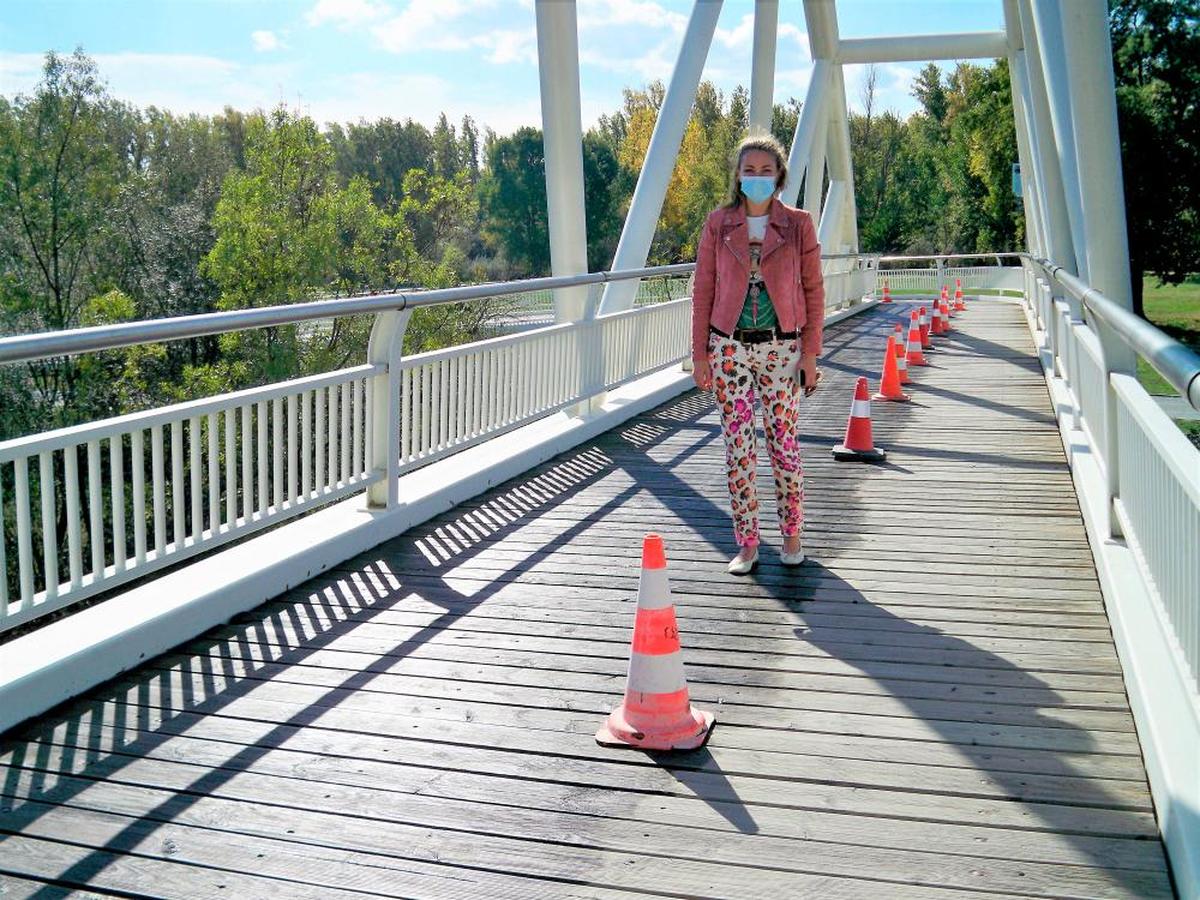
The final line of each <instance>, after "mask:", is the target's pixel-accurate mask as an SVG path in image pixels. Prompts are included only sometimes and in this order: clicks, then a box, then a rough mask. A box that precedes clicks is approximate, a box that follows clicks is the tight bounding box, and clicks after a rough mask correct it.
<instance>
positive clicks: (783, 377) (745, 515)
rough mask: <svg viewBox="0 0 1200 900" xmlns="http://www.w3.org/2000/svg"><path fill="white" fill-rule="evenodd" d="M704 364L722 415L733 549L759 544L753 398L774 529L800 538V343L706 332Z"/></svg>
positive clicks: (756, 455)
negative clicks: (767, 460)
mask: <svg viewBox="0 0 1200 900" xmlns="http://www.w3.org/2000/svg"><path fill="white" fill-rule="evenodd" d="M708 361H709V363H710V365H711V366H712V373H713V391H714V393H715V394H716V399H717V407H718V408H719V409H720V411H721V425H722V429H721V430H722V433H723V434H724V436H725V464H726V467H727V469H728V473H729V500H730V505H731V507H732V508H733V534H734V537H735V539H736V540H737V543H738V546H741V547H753V546H755V545H757V544H758V495H757V493H756V490H755V468H756V465H757V462H758V448H757V438H756V436H755V429H754V419H755V416H754V401H755V398H756V397H757V398H758V401H759V404H760V405H761V406H762V413H763V430H764V431H765V432H766V435H767V451H768V453H769V454H770V457H771V470H772V472H773V473H774V475H775V496H776V499H777V500H778V504H779V506H778V509H779V529H780V531H781V532H782V533H783V535H784V536H785V537H791V536H793V535H797V534H799V533H800V527H801V524H802V523H803V521H804V469H803V467H802V465H801V462H800V444H799V442H798V440H797V438H796V422H797V418H798V413H799V406H800V393H799V392H798V390H797V387H796V367H797V365H798V364H799V362H800V347H799V342H798V341H796V340H773V341H764V342H763V343H761V344H743V343H742V342H741V341H735V340H734V339H733V338H727V337H723V336H721V335H719V334H710V335H709V338H708Z"/></svg>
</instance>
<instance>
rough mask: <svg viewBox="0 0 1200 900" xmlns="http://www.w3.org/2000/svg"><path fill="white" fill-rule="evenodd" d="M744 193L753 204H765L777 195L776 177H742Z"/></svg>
mask: <svg viewBox="0 0 1200 900" xmlns="http://www.w3.org/2000/svg"><path fill="white" fill-rule="evenodd" d="M741 185H742V193H743V194H745V195H746V199H747V200H749V201H750V202H751V203H764V202H766V201H767V200H770V199H771V195H772V194H774V193H775V176H774V175H743V176H741Z"/></svg>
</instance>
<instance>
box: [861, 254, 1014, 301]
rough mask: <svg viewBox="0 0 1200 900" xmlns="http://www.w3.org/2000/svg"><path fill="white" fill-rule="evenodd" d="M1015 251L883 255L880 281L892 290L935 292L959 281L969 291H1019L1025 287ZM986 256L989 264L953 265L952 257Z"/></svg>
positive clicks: (971, 257)
mask: <svg viewBox="0 0 1200 900" xmlns="http://www.w3.org/2000/svg"><path fill="white" fill-rule="evenodd" d="M1017 258H1018V255H1017V254H1013V253H986V254H959V255H950V256H884V257H882V258H880V260H879V276H878V278H879V282H880V286H881V287H882V283H883V281H884V280H886V281H887V284H888V287H889V289H891V290H893V291H919V292H921V293H927V294H936V293H938V292H939V291H940V290H941V289H942V285H946V286H948V287H949V288H951V289H953V288H954V287H955V282H956V280H957V281H960V282H961V283H962V287H963V289H964V290H968V291H978V290H987V291H1003V290H1010V291H1014V292H1015V291H1020V290H1021V288H1022V287H1023V276H1022V270H1021V268H1020V267H1019V266H1017V265H1015V264H1013V265H1007V266H1006V265H1004V260H1005V259H1008V260H1010V261H1011V262H1013V263H1015V262H1016V260H1017ZM955 259H957V260H969V259H986V260H989V261H990V264H988V265H950V264H949V260H955Z"/></svg>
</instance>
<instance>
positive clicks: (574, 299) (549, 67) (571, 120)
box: [534, 0, 595, 322]
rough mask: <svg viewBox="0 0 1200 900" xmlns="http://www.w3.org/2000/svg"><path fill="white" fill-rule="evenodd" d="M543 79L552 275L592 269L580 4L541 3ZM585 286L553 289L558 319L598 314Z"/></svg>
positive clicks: (538, 6)
mask: <svg viewBox="0 0 1200 900" xmlns="http://www.w3.org/2000/svg"><path fill="white" fill-rule="evenodd" d="M534 11H535V13H536V18H537V42H538V77H539V79H540V83H541V101H542V141H543V144H544V146H545V154H546V215H547V223H548V225H549V230H550V269H551V272H552V274H554V275H556V276H558V275H579V274H582V273H584V272H586V271H587V270H588V262H587V220H586V218H585V216H584V196H583V125H582V115H581V113H580V109H579V105H580V104H579V31H578V28H577V25H576V19H575V4H574V3H562V2H560V0H537V3H536V4H535V7H534ZM587 299H588V292H587V288H586V287H585V286H580V287H570V288H555V289H554V321H555V322H576V321H578V320H579V319H582V318H584V317H585V316H590V315H593V314H594V312H595V311H594V310H591V309H588V308H587Z"/></svg>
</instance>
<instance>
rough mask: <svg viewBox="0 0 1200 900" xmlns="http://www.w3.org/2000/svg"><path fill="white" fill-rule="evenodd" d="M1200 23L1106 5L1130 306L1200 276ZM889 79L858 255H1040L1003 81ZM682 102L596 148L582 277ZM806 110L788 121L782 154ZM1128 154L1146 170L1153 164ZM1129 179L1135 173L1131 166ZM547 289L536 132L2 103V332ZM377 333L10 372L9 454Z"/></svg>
mask: <svg viewBox="0 0 1200 900" xmlns="http://www.w3.org/2000/svg"><path fill="white" fill-rule="evenodd" d="M1198 6H1200V0H1176V2H1172V0H1119V2H1114V3H1113V4H1112V12H1111V15H1110V20H1111V23H1112V27H1113V38H1114V61H1115V66H1116V71H1117V82H1118V101H1119V108H1120V113H1121V121H1122V132H1123V140H1124V141H1125V144H1126V152H1125V162H1126V176H1125V177H1126V186H1127V192H1126V193H1127V198H1128V200H1129V210H1130V235H1131V248H1132V255H1133V261H1134V268H1135V284H1140V275H1141V272H1142V271H1143V270H1146V271H1151V272H1156V273H1159V274H1160V275H1162V276H1163V277H1165V278H1167V279H1169V280H1178V279H1179V278H1182V277H1183V275H1185V274H1186V273H1187V272H1188V271H1193V270H1195V269H1196V268H1198V267H1200V265H1198V259H1200V227H1197V208H1198V206H1200V185H1197V181H1198V179H1200V175H1198V174H1197V173H1198V172H1200V159H1198V158H1197V145H1198V144H1200V141H1198V140H1197V136H1198V133H1200V128H1198V123H1200V96H1198V95H1200V38H1198V36H1197V35H1198V30H1197V29H1198V26H1197V8H1198ZM874 82H875V77H874V73H873V72H868V74H867V77H866V78H865V79H864V81H863V83H862V84H860V85H853V84H851V85H850V86H849V88H850V90H852V91H859V92H860V96H859V98H858V99H859V102H858V104H857V106H858V107H859V108H861V109H862V110H863V112H862V113H861V114H854V115H851V117H850V136H851V145H852V154H853V159H854V168H855V191H856V198H857V207H858V226H859V233H860V237H861V246H862V249H863V250H864V251H886V252H902V253H928V252H970V251H984V250H1009V249H1015V248H1019V247H1021V246H1023V244H1024V222H1023V218H1022V214H1021V206H1020V202H1019V201H1018V200H1017V198H1015V197H1014V196H1013V193H1012V182H1011V165H1012V163H1013V162H1014V161H1016V158H1017V153H1016V144H1015V136H1014V131H1013V117H1012V101H1011V93H1010V87H1009V78H1008V68H1007V65H1006V64H1005V62H1004V61H1003V60H999V61H997V62H996V63H995V64H993V65H990V66H978V65H973V64H959V65H958V66H956V67H955V68H954V70H953V71H951V72H950V73H949V74H948V75H943V74H942V72H941V71H940V70H939V69H938V68H937V67H936V66H933V65H929V66H927V67H926V68H925V69H923V70H922V71H921V72H920V74H919V76H918V77H917V78H916V79H915V81H914V83H913V87H912V91H913V95H914V97H915V98H916V99H917V101H918V102H919V104H920V106H919V109H918V111H917V112H915V113H914V114H912V115H910V116H909V117H907V118H906V119H901V118H900V117H898V116H897V115H896V114H894V113H892V112H889V111H885V110H880V109H879V108H878V102H877V99H876V91H875V87H874ZM663 95H664V88H663V86H662V84H661V83H657V82H655V83H652V84H650V85H648V86H647V87H645V88H644V89H640V90H634V89H628V90H626V91H625V92H624V101H623V103H622V106H621V108H620V109H619V110H616V111H614V112H613V113H612V114H610V115H605V116H601V117H600V119H599V121H598V123H597V125H596V126H595V127H594V128H591V129H589V130H588V132H587V133H586V134H585V135H584V138H583V157H584V159H583V163H584V181H585V184H584V189H585V197H586V216H587V230H588V265H589V268H590V269H592V270H598V269H603V268H606V267H608V266H609V265H610V264H611V261H612V257H613V253H614V251H615V248H616V244H617V240H618V238H619V235H620V229H621V225H622V222H623V220H624V215H625V212H626V210H627V208H628V205H629V201H630V198H631V196H632V193H633V188H634V185H635V183H636V180H637V173H638V171H639V170H640V167H641V164H642V160H643V158H644V156H645V153H646V149H647V147H648V145H649V141H650V136H651V133H652V132H653V128H654V123H655V120H656V117H657V113H658V110H659V108H660V106H661V104H662V100H663ZM748 107H749V97H748V94H747V92H746V90H745V89H743V88H740V87H739V88H736V89H735V90H734V91H732V92H731V93H730V94H729V95H728V96H725V95H723V94H722V93H721V92H720V91H718V90H716V88H715V87H714V86H713V85H712V84H711V83H708V82H705V83H702V84H701V85H700V89H699V91H698V94H697V97H696V102H695V105H694V108H693V111H692V116H691V119H690V121H689V123H688V126H687V130H686V133H685V135H684V138H683V142H682V145H681V147H680V152H679V159H678V164H677V166H676V169H675V173H674V177H673V179H672V182H671V185H670V188H669V190H668V193H667V196H666V200H665V202H664V204H663V209H662V215H661V217H660V220H659V223H658V229H657V232H656V234H655V238H654V242H653V245H652V247H651V250H650V258H649V262H650V263H651V264H658V263H668V262H676V261H680V260H690V259H693V258H694V254H695V244H696V240H697V236H698V233H699V230H700V226H701V224H702V222H703V220H704V216H705V215H706V214H707V213H708V212H709V211H710V210H711V209H712V208H713V207H714V206H715V205H717V204H718V203H720V202H721V201H722V199H723V197H724V196H725V195H726V193H727V191H728V188H729V170H730V156H731V152H732V150H733V148H734V147H735V146H736V144H737V142H738V141H739V140H740V138H741V137H742V135H743V134H744V133H745V130H746V119H747V111H748ZM799 110H800V103H799V102H798V101H797V100H796V99H795V98H789V99H788V100H787V101H786V102H784V103H782V104H777V105H776V106H775V108H774V111H773V117H772V125H771V127H772V131H773V133H774V134H775V135H776V136H777V137H778V138H779V139H780V140H781V141H782V142H783V143H784V144H785V145H787V144H789V143H790V141H791V137H792V134H793V132H794V130H795V126H796V119H797V116H798V114H799ZM1133 151H1136V156H1135V153H1134V152H1133ZM1131 157H1134V158H1135V159H1136V161H1135V162H1133V163H1131ZM548 271H549V239H548V235H547V225H546V187H545V176H544V163H543V147H542V135H541V132H540V131H539V130H537V129H534V128H520V129H518V130H517V131H516V132H514V133H513V134H510V135H498V134H495V133H494V132H492V131H491V130H490V129H483V130H482V131H481V130H480V129H479V128H478V127H477V125H476V123H475V122H474V121H473V120H472V119H471V118H470V117H469V116H468V117H464V118H463V119H462V121H461V122H459V123H457V124H454V123H451V122H449V121H448V120H447V118H446V116H445V115H443V116H441V117H440V118H439V120H438V122H437V124H436V125H435V126H434V127H433V128H432V129H430V128H428V127H426V126H425V125H423V124H421V123H419V122H414V121H412V120H411V119H406V120H404V121H397V120H392V119H380V120H378V121H375V122H358V123H354V124H326V125H324V126H323V127H321V126H319V125H318V123H316V122H314V121H313V120H312V119H311V118H309V117H307V116H304V115H301V114H299V113H297V112H295V111H293V110H289V109H287V108H284V107H280V108H278V109H274V110H271V111H269V112H263V111H257V112H251V113H245V112H241V111H237V110H233V109H226V110H225V111H224V112H223V113H221V114H219V115H215V116H199V115H175V114H172V113H170V112H167V111H164V110H159V109H155V108H149V109H138V108H136V107H133V106H131V105H130V104H128V103H124V102H122V101H120V100H119V99H117V98H114V97H112V96H111V95H110V93H109V92H108V91H107V89H106V88H105V86H104V83H103V81H102V78H101V73H100V72H99V71H98V70H97V67H96V65H95V63H94V62H93V61H92V60H91V59H90V58H89V57H87V56H86V55H85V54H84V53H83V52H82V51H77V52H76V53H75V54H74V55H72V56H58V55H55V54H47V56H46V62H45V67H44V72H43V76H42V79H41V81H40V82H39V83H38V85H37V86H36V88H35V89H34V90H33V92H32V93H31V94H29V95H25V96H20V97H16V98H9V99H6V98H0V332H3V333H9V334H11V333H28V332H38V331H46V330H56V329H64V328H75V327H79V326H83V325H91V324H100V323H106V322H117V321H125V320H131V319H144V318H152V317H160V316H173V315H182V314H189V313H199V312H206V311H210V310H216V309H240V308H246V307H252V306H263V305H269V304H279V303H290V302H296V301H299V300H304V299H310V298H313V297H317V296H328V295H331V294H345V293H352V292H359V291H364V290H367V289H389V288H395V287H400V286H425V287H433V286H447V285H452V284H459V283H465V282H478V281H485V280H498V279H509V278H514V277H521V276H531V275H542V274H547V273H548ZM496 312H497V310H496V305H495V304H492V305H488V304H472V305H469V306H467V307H463V308H458V307H455V308H445V307H443V308H439V309H436V310H422V311H420V312H419V314H417V315H415V316H414V318H413V321H412V324H411V325H410V328H409V332H408V335H407V337H406V344H405V350H406V352H416V351H419V350H424V349H430V348H434V347H440V346H445V345H449V344H453V343H457V342H461V341H464V340H471V339H473V338H475V337H477V336H479V335H481V334H483V333H486V329H487V325H488V321H489V319H490V318H492V317H494V315H495V314H496ZM369 326H370V322H369V321H359V320H356V319H353V318H351V319H345V320H339V321H337V322H336V323H334V324H333V325H332V326H330V327H324V328H306V329H297V328H274V329H263V330H261V331H255V332H246V333H242V334H233V335H226V336H224V337H221V338H208V339H197V340H191V341H184V342H177V343H174V344H171V345H167V346H153V347H143V348H132V349H128V350H122V351H112V352H108V353H102V354H95V355H92V356H88V357H82V358H78V359H55V360H48V361H44V362H40V363H36V364H32V365H27V366H5V367H0V439H4V438H6V437H11V436H13V435H17V434H22V433H29V432H33V431H41V430H45V429H47V428H51V427H55V426H61V425H69V424H72V423H75V422H79V421H86V420H90V419H95V418H100V417H104V416H108V415H114V414H119V413H122V412H126V411H131V410H135V409H144V408H147V407H148V406H154V405H160V404H162V403H163V402H168V401H171V400H176V399H187V398H190V397H195V396H203V395H209V394H212V393H216V392H219V391H222V390H227V389H230V388H234V387H244V386H249V385H253V384H261V383H265V382H268V381H276V380H280V379H283V378H288V377H292V376H295V375H302V374H307V373H310V372H317V371H326V370H328V369H331V368H336V367H339V366H342V365H346V364H350V363H355V362H358V361H361V359H362V357H363V353H364V348H365V345H366V334H367V331H368V329H369Z"/></svg>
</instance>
